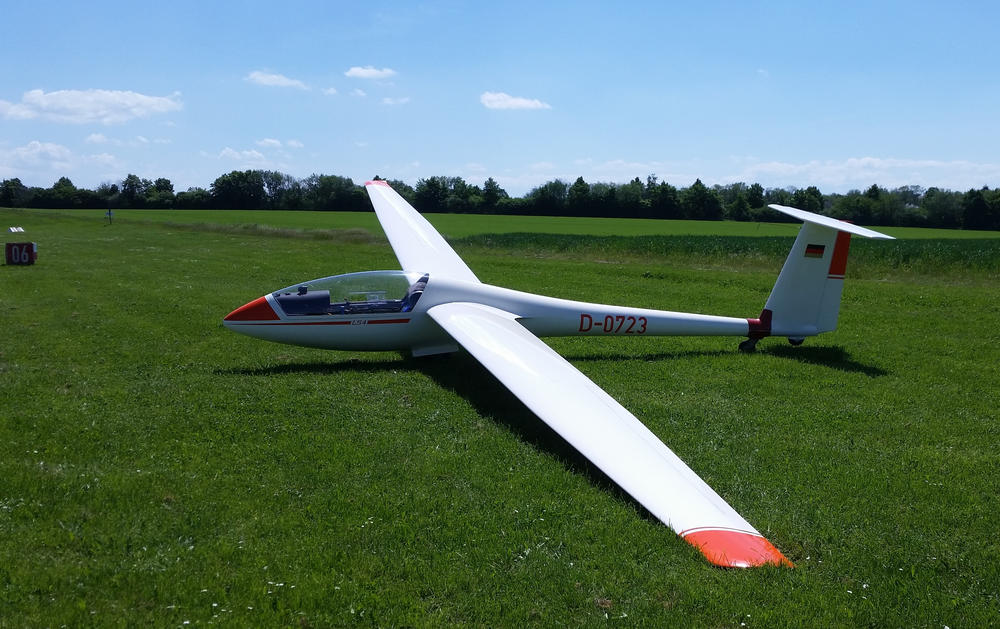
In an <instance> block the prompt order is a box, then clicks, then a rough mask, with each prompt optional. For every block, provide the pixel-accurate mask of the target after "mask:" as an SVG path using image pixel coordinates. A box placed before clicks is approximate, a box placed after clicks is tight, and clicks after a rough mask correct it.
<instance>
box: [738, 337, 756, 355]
mask: <svg viewBox="0 0 1000 629" xmlns="http://www.w3.org/2000/svg"><path fill="white" fill-rule="evenodd" d="M755 349H757V339H747V340H745V341H742V342H740V351H741V352H743V353H744V354H750V353H752V352H753V351H754V350H755Z"/></svg>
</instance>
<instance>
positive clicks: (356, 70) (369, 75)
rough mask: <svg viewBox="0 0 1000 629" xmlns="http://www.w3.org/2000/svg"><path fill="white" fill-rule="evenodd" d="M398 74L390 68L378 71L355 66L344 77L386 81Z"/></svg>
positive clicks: (369, 67)
mask: <svg viewBox="0 0 1000 629" xmlns="http://www.w3.org/2000/svg"><path fill="white" fill-rule="evenodd" d="M395 74H396V71H395V70H390V69H389V68H382V69H381V70H378V69H376V68H373V67H372V66H365V67H363V68H361V67H358V66H354V67H353V68H351V69H350V70H348V71H347V72H345V73H344V76H349V77H353V78H356V79H385V78H388V77H390V76H394V75H395Z"/></svg>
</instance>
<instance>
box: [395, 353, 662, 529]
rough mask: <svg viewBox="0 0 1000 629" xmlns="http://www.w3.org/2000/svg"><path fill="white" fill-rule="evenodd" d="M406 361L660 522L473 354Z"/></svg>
mask: <svg viewBox="0 0 1000 629" xmlns="http://www.w3.org/2000/svg"><path fill="white" fill-rule="evenodd" d="M405 362H407V363H410V364H413V365H414V366H415V369H417V370H418V371H420V372H421V373H423V374H424V375H426V376H427V377H428V378H430V379H431V380H433V381H434V382H435V384H437V385H438V386H439V387H441V388H442V389H446V390H448V391H451V392H452V393H454V394H455V395H458V396H459V397H462V398H463V399H465V400H466V401H467V402H468V403H469V404H471V405H472V407H473V408H474V409H475V410H476V413H477V414H479V415H480V416H481V417H485V418H488V419H490V420H491V421H494V422H496V423H497V424H499V425H501V426H503V427H505V428H507V429H508V430H510V431H511V432H512V433H514V434H515V435H516V436H517V438H518V439H520V440H521V441H523V442H525V443H528V444H530V445H531V446H532V447H534V448H535V449H537V450H538V451H540V452H542V453H544V454H548V455H549V456H552V457H554V458H555V459H556V460H558V461H559V462H560V463H561V464H562V465H563V466H564V467H565V468H566V469H567V470H569V471H570V472H573V473H575V474H579V475H580V476H582V477H584V478H585V479H587V481H588V482H589V483H590V484H591V485H593V486H594V487H597V488H599V489H601V490H603V491H607V492H608V493H610V494H611V495H613V496H614V497H615V498H616V499H618V500H620V501H622V502H624V503H626V504H629V505H631V506H632V507H633V508H634V509H635V510H636V512H637V513H638V514H639V515H640V517H643V518H645V519H647V520H649V521H651V522H655V523H657V524H660V520H659V518H657V517H656V516H654V515H653V514H652V513H650V512H649V511H647V510H646V508H645V507H643V506H642V505H641V504H640V503H639V502H638V501H636V500H635V499H634V498H632V496H630V495H629V494H628V493H627V492H626V491H625V490H623V489H622V488H621V487H619V486H618V484H617V483H615V482H614V481H613V480H611V478H609V477H608V476H607V475H606V474H605V473H604V472H602V471H601V470H600V468H598V467H597V466H595V465H594V464H592V463H591V462H590V460H589V459H587V457H585V456H583V455H582V454H580V452H578V451H577V449H576V448H574V447H573V446H572V445H570V444H569V442H568V441H566V440H565V439H563V438H562V437H561V436H560V435H559V433H557V432H556V431H555V430H553V429H552V428H550V427H549V425H548V424H546V423H545V422H544V421H542V420H541V418H539V417H538V416H537V415H535V414H534V413H533V412H532V411H531V410H530V409H529V408H528V407H527V406H525V405H524V403H523V402H521V400H519V399H518V398H517V396H515V395H514V394H513V393H511V392H510V391H509V390H508V389H507V387H505V386H504V385H503V384H502V383H501V382H500V381H499V380H497V378H496V376H494V375H493V374H492V373H490V372H489V371H488V370H487V369H486V368H485V367H483V366H482V365H481V364H480V363H479V361H477V360H476V359H475V358H473V357H472V356H471V355H470V354H468V353H466V352H464V351H463V352H459V353H457V354H451V355H449V356H448V357H447V358H444V357H441V358H435V359H432V360H426V359H408V360H406V361H405ZM393 364H394V365H398V364H399V363H393Z"/></svg>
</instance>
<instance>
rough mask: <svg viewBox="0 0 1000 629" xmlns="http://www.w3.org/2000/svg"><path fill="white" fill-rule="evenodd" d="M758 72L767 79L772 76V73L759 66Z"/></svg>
mask: <svg viewBox="0 0 1000 629" xmlns="http://www.w3.org/2000/svg"><path fill="white" fill-rule="evenodd" d="M757 74H759V75H761V76H762V77H764V78H765V79H766V78H769V77H770V76H771V73H770V72H768V71H767V70H765V69H763V68H757Z"/></svg>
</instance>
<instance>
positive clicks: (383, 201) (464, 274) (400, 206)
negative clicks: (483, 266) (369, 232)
mask: <svg viewBox="0 0 1000 629" xmlns="http://www.w3.org/2000/svg"><path fill="white" fill-rule="evenodd" d="M365 188H366V189H367V190H368V196H369V197H371V200H372V205H373V206H375V213H376V214H377V215H378V221H379V223H381V224H382V229H383V230H385V235H386V237H388V238H389V244H391V245H392V250H393V252H395V254H396V258H398V259H399V263H400V264H401V265H402V266H403V270H404V271H414V272H417V273H421V274H422V273H430V274H431V277H434V276H435V275H437V276H439V277H451V278H454V279H458V280H465V281H467V282H478V281H479V278H477V277H476V275H475V273H473V272H472V269H470V268H469V267H468V265H466V264H465V262H464V261H463V260H462V258H460V257H458V254H457V253H455V250H454V249H452V248H451V245H449V244H448V243H447V242H445V239H444V238H443V237H442V236H441V234H439V233H438V232H437V230H436V229H434V226H433V225H431V224H430V223H428V222H427V219H425V218H424V217H423V216H421V215H420V214H419V213H418V212H417V211H416V210H414V209H413V207H411V206H410V204H409V203H407V202H406V199H404V198H403V197H401V196H399V193H397V192H396V191H395V190H393V189H392V188H391V187H389V184H387V183H386V182H384V181H369V182H368V183H366V184H365Z"/></svg>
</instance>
